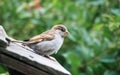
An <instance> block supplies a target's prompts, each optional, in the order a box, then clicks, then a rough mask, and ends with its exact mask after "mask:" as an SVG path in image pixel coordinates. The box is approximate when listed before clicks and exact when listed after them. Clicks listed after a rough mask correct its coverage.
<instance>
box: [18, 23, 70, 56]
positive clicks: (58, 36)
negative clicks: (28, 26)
mask: <svg viewBox="0 0 120 75" xmlns="http://www.w3.org/2000/svg"><path fill="white" fill-rule="evenodd" d="M68 33H69V32H68V30H67V28H66V27H65V26H64V25H54V26H53V27H52V28H51V29H50V30H48V31H45V32H43V33H41V34H39V35H36V36H34V37H32V38H30V39H28V40H24V41H22V42H21V41H18V42H20V43H22V44H23V45H27V46H28V47H29V48H31V49H33V50H34V51H35V52H36V53H37V54H40V55H42V56H46V57H49V56H50V55H52V54H54V53H55V54H56V53H57V52H58V50H59V49H60V48H61V46H62V44H63V42H64V37H65V36H66V35H67V34H68Z"/></svg>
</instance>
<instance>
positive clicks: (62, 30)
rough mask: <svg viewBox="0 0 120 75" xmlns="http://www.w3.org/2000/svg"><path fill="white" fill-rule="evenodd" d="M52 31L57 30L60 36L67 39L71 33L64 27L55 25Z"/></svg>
mask: <svg viewBox="0 0 120 75" xmlns="http://www.w3.org/2000/svg"><path fill="white" fill-rule="evenodd" d="M52 30H55V31H56V33H58V34H60V35H61V36H62V37H65V36H66V35H67V34H68V33H69V32H68V30H67V28H66V27H65V26H64V25H54V26H53V27H52Z"/></svg>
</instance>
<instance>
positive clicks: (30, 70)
mask: <svg viewBox="0 0 120 75" xmlns="http://www.w3.org/2000/svg"><path fill="white" fill-rule="evenodd" d="M0 62H1V63H3V64H4V65H6V66H8V67H10V68H12V69H15V70H17V71H19V72H22V73H24V74H26V75H51V74H49V73H47V72H44V71H42V70H38V69H36V68H34V67H32V66H30V65H27V64H25V63H22V62H20V61H18V60H16V59H12V58H11V57H9V56H6V55H3V54H1V55H0Z"/></svg>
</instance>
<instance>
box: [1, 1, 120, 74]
mask: <svg viewBox="0 0 120 75" xmlns="http://www.w3.org/2000/svg"><path fill="white" fill-rule="evenodd" d="M0 24H1V25H3V26H4V28H5V29H6V31H7V33H8V35H9V36H11V37H13V38H15V39H19V40H22V39H27V38H30V37H32V36H34V35H36V34H39V33H41V32H43V31H45V30H47V29H50V27H52V26H53V25H55V24H64V25H65V26H67V28H68V29H69V32H70V34H69V35H68V37H66V39H65V42H64V45H63V46H62V48H61V49H60V51H59V52H58V54H57V55H53V56H54V57H55V58H56V59H57V60H58V61H59V62H60V63H61V64H62V65H63V66H64V67H65V68H66V69H68V70H69V71H70V72H71V73H72V74H73V75H119V74H120V38H119V37H120V29H119V28H120V0H41V1H40V0H0ZM0 68H1V67H0ZM0 72H2V70H1V69H0Z"/></svg>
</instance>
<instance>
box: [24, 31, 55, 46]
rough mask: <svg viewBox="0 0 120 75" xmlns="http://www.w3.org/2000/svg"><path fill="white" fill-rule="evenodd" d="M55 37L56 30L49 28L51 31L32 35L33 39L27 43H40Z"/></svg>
mask: <svg viewBox="0 0 120 75" xmlns="http://www.w3.org/2000/svg"><path fill="white" fill-rule="evenodd" d="M54 37H55V35H54V32H52V31H50V30H49V31H46V32H43V33H42V34H40V35H36V36H34V37H32V38H31V39H29V41H26V44H27V45H29V44H33V43H38V42H41V41H46V40H52V39H54Z"/></svg>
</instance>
